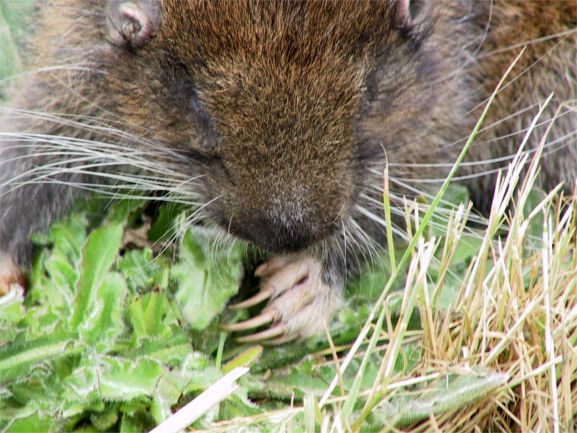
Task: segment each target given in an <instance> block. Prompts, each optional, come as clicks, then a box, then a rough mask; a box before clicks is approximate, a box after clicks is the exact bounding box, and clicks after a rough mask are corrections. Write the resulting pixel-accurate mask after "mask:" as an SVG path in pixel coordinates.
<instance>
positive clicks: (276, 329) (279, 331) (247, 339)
mask: <svg viewBox="0 0 577 433" xmlns="http://www.w3.org/2000/svg"><path fill="white" fill-rule="evenodd" d="M286 331H287V327H286V325H282V324H280V325H275V326H273V327H272V328H269V329H266V330H264V331H261V332H257V333H256V334H250V335H245V336H243V337H238V338H237V339H236V341H238V342H239V343H254V342H256V341H261V340H268V339H269V338H274V337H278V336H279V335H284V334H286Z"/></svg>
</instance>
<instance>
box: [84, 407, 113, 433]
mask: <svg viewBox="0 0 577 433" xmlns="http://www.w3.org/2000/svg"><path fill="white" fill-rule="evenodd" d="M90 422H91V423H92V424H93V425H94V427H96V429H97V430H100V431H106V430H108V429H110V428H112V427H114V425H115V424H116V423H117V422H118V411H117V410H116V408H113V407H109V408H108V409H106V410H104V411H102V412H93V413H92V414H90Z"/></svg>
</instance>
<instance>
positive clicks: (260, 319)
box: [220, 311, 275, 332]
mask: <svg viewBox="0 0 577 433" xmlns="http://www.w3.org/2000/svg"><path fill="white" fill-rule="evenodd" d="M274 316H275V315H274V313H272V312H270V311H269V312H267V313H262V314H261V315H259V316H256V317H253V318H252V319H248V320H245V321H244V322H238V323H231V324H228V325H220V327H221V328H222V329H223V330H225V331H231V332H233V331H246V330H248V329H253V328H258V327H259V326H261V325H265V324H267V323H270V322H272V321H273V320H274Z"/></svg>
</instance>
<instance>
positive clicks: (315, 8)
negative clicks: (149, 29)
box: [160, 0, 394, 64]
mask: <svg viewBox="0 0 577 433" xmlns="http://www.w3.org/2000/svg"><path fill="white" fill-rule="evenodd" d="M393 5H394V2H392V1H386V0H383V1H375V0H359V1H334V0H312V1H300V0H290V1H277V0H232V1H231V0H216V1H215V0H212V1H206V0H204V1H203V0H164V2H163V8H164V11H165V12H164V13H165V14H166V15H167V16H171V17H174V19H171V20H170V22H167V23H165V25H163V26H162V28H161V32H160V37H161V40H163V42H164V43H165V44H167V45H169V46H171V48H172V50H173V51H174V52H175V53H177V55H178V56H179V57H181V58H186V59H187V60H189V61H194V60H197V61H199V62H202V61H206V59H211V58H214V57H219V56H222V55H233V56H249V57H253V56H258V55H259V54H262V53H263V52H269V53H274V60H276V61H277V62H278V61H280V62H282V61H283V60H287V61H290V62H291V63H296V64H310V63H311V62H314V61H315V60H320V59H322V58H323V57H324V56H331V57H333V58H334V56H335V54H339V55H341V56H350V57H356V58H358V57H359V56H362V55H364V54H366V52H367V50H368V49H370V48H378V46H380V45H385V44H386V42H387V41H386V38H387V35H388V33H390V32H389V30H390V29H391V23H392V14H393V10H392V9H393Z"/></svg>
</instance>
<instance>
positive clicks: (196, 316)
mask: <svg viewBox="0 0 577 433" xmlns="http://www.w3.org/2000/svg"><path fill="white" fill-rule="evenodd" d="M242 257H243V255H242V247H241V245H240V244H238V243H235V244H233V245H232V246H230V248H226V249H224V251H223V250H222V248H221V249H218V248H216V246H215V244H214V241H213V240H212V239H211V237H210V233H209V232H207V231H206V230H203V229H201V228H194V229H192V230H191V231H189V232H187V234H186V235H185V237H184V240H183V242H182V245H181V247H180V258H179V262H178V264H176V265H175V266H173V269H172V277H173V278H174V279H175V281H176V282H177V286H178V287H177V290H176V294H175V298H176V301H177V302H178V304H179V306H180V308H181V309H182V313H183V316H184V318H185V319H186V320H187V322H188V323H189V324H190V326H192V327H193V328H194V329H198V330H202V329H204V328H206V327H207V326H208V325H209V324H210V322H211V321H212V320H213V319H214V317H215V316H216V315H217V314H218V313H220V312H221V311H222V310H223V308H224V306H225V304H226V302H227V301H228V299H230V297H231V296H233V295H235V294H236V293H237V292H238V288H239V284H240V278H241V276H242Z"/></svg>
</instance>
